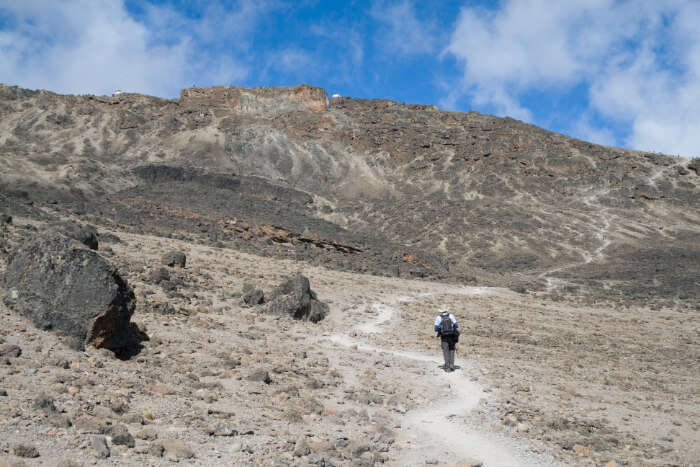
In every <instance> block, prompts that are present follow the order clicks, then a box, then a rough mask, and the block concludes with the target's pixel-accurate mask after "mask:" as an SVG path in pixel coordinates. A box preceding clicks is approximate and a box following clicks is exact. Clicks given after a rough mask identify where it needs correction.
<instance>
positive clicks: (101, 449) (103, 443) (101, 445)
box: [90, 436, 111, 459]
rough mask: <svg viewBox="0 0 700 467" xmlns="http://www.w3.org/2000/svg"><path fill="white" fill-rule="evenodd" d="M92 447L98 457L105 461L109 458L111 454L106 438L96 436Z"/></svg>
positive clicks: (91, 444)
mask: <svg viewBox="0 0 700 467" xmlns="http://www.w3.org/2000/svg"><path fill="white" fill-rule="evenodd" d="M90 447H91V448H92V452H93V453H94V454H95V456H97V457H101V458H103V459H104V458H107V457H109V456H110V454H111V453H110V450H109V446H108V445H107V440H106V439H105V438H104V436H96V437H94V438H92V442H91V443H90Z"/></svg>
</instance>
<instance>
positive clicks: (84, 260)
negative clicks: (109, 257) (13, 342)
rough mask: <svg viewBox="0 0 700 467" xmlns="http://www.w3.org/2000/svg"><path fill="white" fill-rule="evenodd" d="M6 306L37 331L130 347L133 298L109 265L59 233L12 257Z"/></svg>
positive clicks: (74, 342) (73, 341)
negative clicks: (25, 319)
mask: <svg viewBox="0 0 700 467" xmlns="http://www.w3.org/2000/svg"><path fill="white" fill-rule="evenodd" d="M4 283H5V284H4V285H5V290H7V293H6V294H5V303H6V304H7V305H8V306H9V307H10V308H12V309H14V310H15V311H17V312H18V313H20V314H22V315H24V316H26V317H28V318H30V319H31V320H32V322H33V323H34V325H35V326H36V327H38V328H39V329H43V330H51V331H53V332H55V333H57V334H60V335H63V336H66V337H67V338H68V342H67V343H68V344H69V345H70V346H71V347H73V348H78V349H83V348H84V347H85V345H86V344H88V343H89V344H92V345H94V346H95V347H98V348H99V347H105V348H108V349H112V350H117V349H120V348H123V347H126V346H128V345H130V344H132V342H131V339H130V338H131V337H132V332H133V331H132V329H131V327H130V323H129V321H130V319H131V315H132V314H133V312H134V307H135V303H136V298H135V296H134V292H133V291H132V289H131V287H129V285H128V284H127V283H126V281H125V280H124V279H123V278H122V277H121V276H120V275H119V272H118V271H117V270H116V268H115V267H114V266H112V265H111V264H109V263H108V262H107V261H106V260H104V259H103V258H102V257H100V256H99V255H98V254H97V253H95V252H93V251H91V250H87V249H85V248H81V247H80V246H79V245H78V244H76V243H74V242H73V241H71V240H70V239H68V238H66V237H65V236H63V235H59V234H49V235H46V236H45V237H43V238H40V239H38V240H35V241H33V242H31V243H29V244H25V245H24V246H23V247H21V248H19V249H18V250H17V251H16V252H15V253H14V254H13V255H12V256H11V257H10V262H9V265H8V266H7V271H6V273H5V280H4Z"/></svg>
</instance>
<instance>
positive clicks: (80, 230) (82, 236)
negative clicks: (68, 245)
mask: <svg viewBox="0 0 700 467" xmlns="http://www.w3.org/2000/svg"><path fill="white" fill-rule="evenodd" d="M55 227H56V228H57V230H58V231H59V232H61V233H63V234H64V235H65V236H66V237H69V238H72V239H73V240H77V241H79V242H80V243H82V244H83V245H85V246H87V247H88V248H90V249H91V250H97V248H98V247H99V242H98V240H97V229H96V228H95V227H93V226H91V225H80V224H74V223H72V222H63V223H60V224H58V225H55Z"/></svg>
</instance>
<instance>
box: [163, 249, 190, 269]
mask: <svg viewBox="0 0 700 467" xmlns="http://www.w3.org/2000/svg"><path fill="white" fill-rule="evenodd" d="M186 262H187V256H185V254H184V253H183V252H181V251H169V252H167V253H166V254H164V255H163V264H165V265H166V266H170V267H174V266H179V267H181V268H184V267H185V263H186Z"/></svg>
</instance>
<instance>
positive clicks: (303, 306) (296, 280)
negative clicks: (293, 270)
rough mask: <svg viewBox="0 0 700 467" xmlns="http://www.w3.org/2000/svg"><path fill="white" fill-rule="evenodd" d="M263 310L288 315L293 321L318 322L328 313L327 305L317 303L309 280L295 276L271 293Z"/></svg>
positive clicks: (298, 275)
mask: <svg viewBox="0 0 700 467" xmlns="http://www.w3.org/2000/svg"><path fill="white" fill-rule="evenodd" d="M267 301H268V303H267V304H266V305H265V306H264V308H263V310H264V311H265V312H267V313H271V314H274V315H288V316H291V317H292V318H294V319H298V320H304V321H311V322H314V323H316V322H318V321H321V320H322V319H323V318H325V316H326V314H327V313H328V305H326V304H325V303H322V302H320V301H318V297H317V296H316V294H315V293H314V292H313V291H312V290H311V286H310V284H309V279H308V278H307V277H306V276H303V275H301V274H297V275H296V276H294V277H292V278H290V279H288V280H286V281H285V282H283V283H282V284H281V285H280V286H279V287H277V288H276V289H275V290H273V291H272V293H271V294H270V296H269V297H268V299H267Z"/></svg>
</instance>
